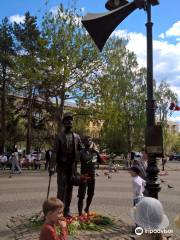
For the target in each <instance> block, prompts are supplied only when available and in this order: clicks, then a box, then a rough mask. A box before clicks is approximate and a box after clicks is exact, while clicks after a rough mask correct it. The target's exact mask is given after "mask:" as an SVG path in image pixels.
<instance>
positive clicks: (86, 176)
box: [80, 174, 91, 182]
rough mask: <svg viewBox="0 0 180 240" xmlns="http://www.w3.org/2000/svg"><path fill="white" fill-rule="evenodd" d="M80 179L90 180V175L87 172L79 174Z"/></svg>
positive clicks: (83, 180)
mask: <svg viewBox="0 0 180 240" xmlns="http://www.w3.org/2000/svg"><path fill="white" fill-rule="evenodd" d="M80 179H81V181H82V182H87V181H89V180H91V177H90V176H89V175H88V174H84V175H81V177H80Z"/></svg>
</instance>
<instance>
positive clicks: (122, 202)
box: [0, 163, 180, 240]
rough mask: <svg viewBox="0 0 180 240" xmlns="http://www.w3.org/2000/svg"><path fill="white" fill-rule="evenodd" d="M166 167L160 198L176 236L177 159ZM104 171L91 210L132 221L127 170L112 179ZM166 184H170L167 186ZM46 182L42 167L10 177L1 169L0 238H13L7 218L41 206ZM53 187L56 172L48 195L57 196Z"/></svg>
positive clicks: (178, 203) (179, 206) (179, 198)
mask: <svg viewBox="0 0 180 240" xmlns="http://www.w3.org/2000/svg"><path fill="white" fill-rule="evenodd" d="M167 170H168V173H169V175H167V176H161V177H160V178H161V180H163V181H164V182H162V184H161V185H162V190H161V192H160V194H159V199H160V200H161V201H162V203H163V206H164V208H165V212H166V213H167V215H168V217H169V219H170V226H169V229H173V230H174V233H175V234H176V235H177V236H178V233H177V230H176V229H175V226H174V223H173V219H174V217H175V216H176V214H177V213H178V212H179V211H180V163H169V164H168V165H167ZM104 172H105V171H104V170H99V171H98V174H99V176H98V177H97V181H96V191H95V196H94V199H93V203H92V210H93V211H96V212H98V213H102V214H103V215H108V216H111V217H115V218H120V219H121V220H123V222H125V223H127V224H130V225H131V224H132V220H131V218H130V209H131V207H132V200H131V199H132V186H131V178H130V176H129V174H128V172H127V171H122V170H121V171H119V173H113V174H111V179H108V177H107V176H105V175H104ZM168 184H169V185H171V186H173V188H171V189H170V188H168ZM47 185H48V174H47V173H46V172H44V171H40V172H38V171H24V172H23V173H22V174H21V175H19V174H18V175H13V176H12V178H9V174H8V172H5V173H2V172H1V171H0V240H14V238H13V233H12V231H11V230H10V229H9V228H8V227H7V222H8V220H9V219H10V218H11V217H12V216H14V217H15V218H16V216H17V215H18V214H21V215H24V216H27V215H29V214H33V213H36V212H38V211H40V210H41V206H42V203H43V201H44V199H45V198H46V194H47ZM56 191H57V184H56V176H53V177H52V184H51V191H50V196H56ZM72 212H73V213H77V187H75V188H74V192H73V200H72ZM179 236H180V234H179ZM177 239H178V238H177ZM28 240H30V239H28ZM178 240H180V237H179V239H178Z"/></svg>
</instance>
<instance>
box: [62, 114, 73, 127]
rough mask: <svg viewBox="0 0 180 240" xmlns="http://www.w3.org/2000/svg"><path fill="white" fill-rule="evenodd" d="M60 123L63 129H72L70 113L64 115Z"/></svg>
mask: <svg viewBox="0 0 180 240" xmlns="http://www.w3.org/2000/svg"><path fill="white" fill-rule="evenodd" d="M62 121H63V125H64V127H65V129H67V130H70V129H71V128H72V123H73V115H72V113H70V112H67V113H65V114H64V116H63V120H62Z"/></svg>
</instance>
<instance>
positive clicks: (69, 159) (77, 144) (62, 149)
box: [55, 113, 83, 216]
mask: <svg viewBox="0 0 180 240" xmlns="http://www.w3.org/2000/svg"><path fill="white" fill-rule="evenodd" d="M72 123H73V115H72V114H71V113H65V114H64V116H63V130H62V131H61V133H60V134H59V136H58V138H57V143H56V148H55V152H56V171H57V185H58V191H57V197H58V198H59V199H60V200H61V201H62V202H63V203H64V216H71V213H70V204H71V199H72V191H73V184H72V178H73V176H74V175H75V174H76V168H77V161H78V159H79V151H80V150H81V149H82V148H83V147H82V146H83V145H82V143H81V139H80V137H79V135H78V134H76V133H74V132H72Z"/></svg>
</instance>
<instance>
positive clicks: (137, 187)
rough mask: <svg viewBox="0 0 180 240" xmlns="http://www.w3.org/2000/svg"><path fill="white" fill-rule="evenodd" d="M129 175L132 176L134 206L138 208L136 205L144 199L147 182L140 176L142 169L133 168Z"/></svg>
mask: <svg viewBox="0 0 180 240" xmlns="http://www.w3.org/2000/svg"><path fill="white" fill-rule="evenodd" d="M129 173H130V174H131V176H132V187H133V205H134V206H136V204H137V203H138V202H139V201H140V200H141V199H142V198H143V192H144V187H145V181H144V180H143V179H142V178H141V177H140V176H139V174H140V169H139V168H138V166H133V167H131V168H130V169H129Z"/></svg>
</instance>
